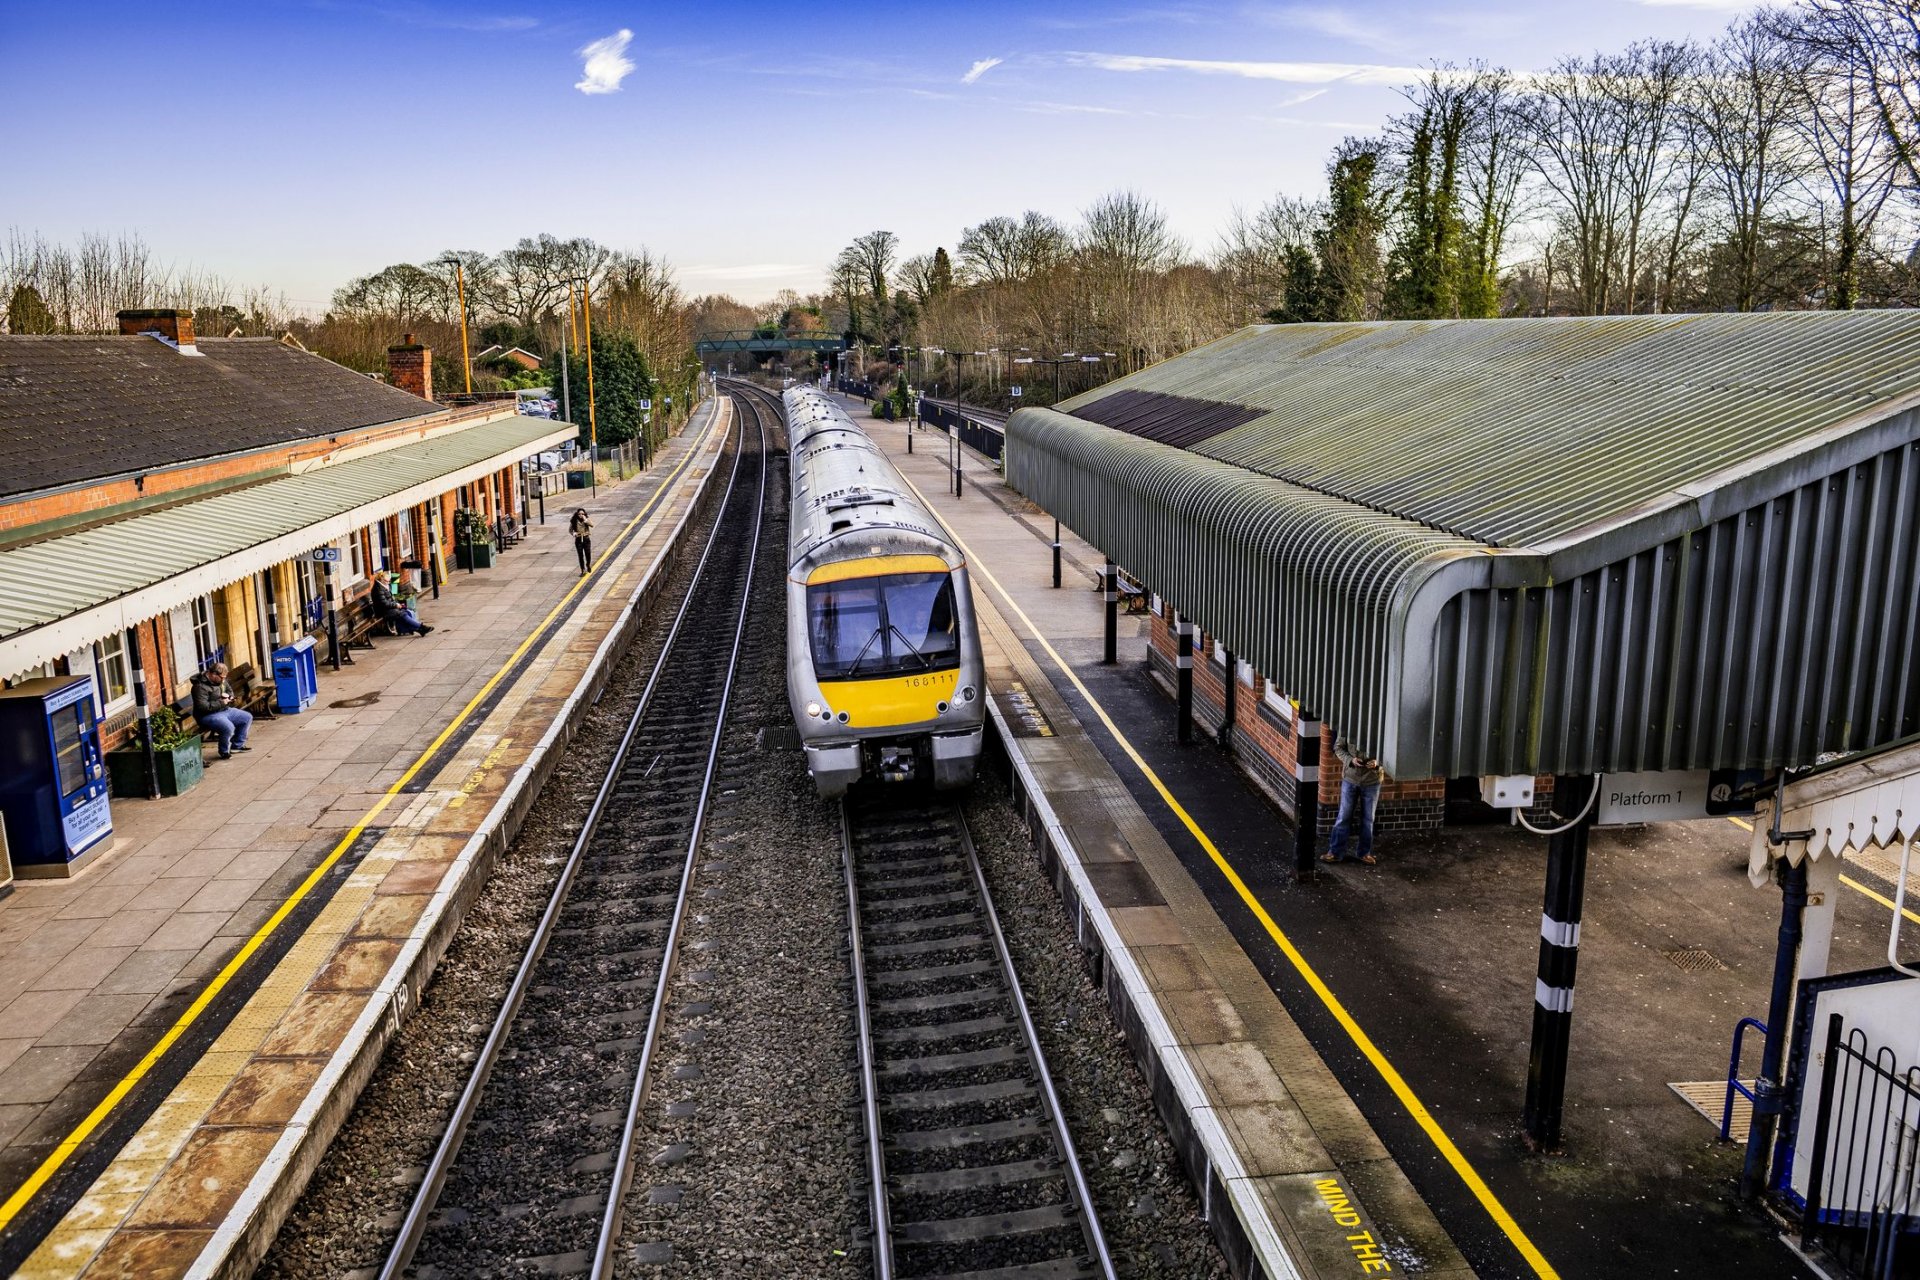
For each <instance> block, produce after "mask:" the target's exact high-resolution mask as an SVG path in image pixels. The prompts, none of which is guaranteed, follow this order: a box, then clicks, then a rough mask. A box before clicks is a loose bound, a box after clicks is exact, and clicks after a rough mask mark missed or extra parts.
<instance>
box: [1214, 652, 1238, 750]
mask: <svg viewBox="0 0 1920 1280" xmlns="http://www.w3.org/2000/svg"><path fill="white" fill-rule="evenodd" d="M1214 643H1215V644H1218V643H1220V642H1219V641H1218V640H1216V641H1214ZM1220 656H1221V657H1222V658H1223V659H1225V660H1226V666H1225V667H1224V668H1222V670H1223V671H1224V672H1225V673H1226V674H1225V675H1223V676H1222V677H1221V679H1222V680H1224V681H1225V682H1226V686H1227V688H1226V693H1225V695H1224V697H1223V701H1222V704H1221V710H1220V735H1219V738H1220V745H1221V746H1223V747H1231V746H1232V745H1233V718H1234V713H1235V712H1236V711H1238V710H1239V706H1238V702H1239V698H1238V696H1237V695H1238V692H1239V691H1238V689H1237V688H1236V687H1235V686H1237V685H1238V684H1239V683H1240V682H1239V681H1238V680H1236V679H1234V678H1233V677H1234V673H1235V672H1236V671H1237V670H1239V668H1238V667H1236V666H1235V665H1234V661H1233V650H1231V649H1228V650H1225V651H1224V652H1223V653H1221V655H1220Z"/></svg>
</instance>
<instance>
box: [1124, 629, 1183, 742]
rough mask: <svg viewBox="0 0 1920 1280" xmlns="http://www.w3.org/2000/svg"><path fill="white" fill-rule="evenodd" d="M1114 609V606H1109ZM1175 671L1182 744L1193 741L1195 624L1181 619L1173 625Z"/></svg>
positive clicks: (1176, 726) (1179, 735)
mask: <svg viewBox="0 0 1920 1280" xmlns="http://www.w3.org/2000/svg"><path fill="white" fill-rule="evenodd" d="M1107 607H1108V609H1112V607H1113V606H1111V605H1109V606H1107ZM1173 654H1174V657H1173V669H1174V673H1175V677H1176V678H1177V679H1178V681H1179V686H1178V687H1179V691H1180V700H1179V705H1180V710H1179V716H1180V719H1179V721H1178V723H1177V724H1175V726H1174V733H1175V736H1177V737H1178V738H1179V740H1180V741H1181V742H1192V741H1193V624H1192V623H1191V622H1188V621H1187V620H1186V619H1185V618H1181V619H1180V620H1179V621H1178V622H1176V623H1174V624H1173Z"/></svg>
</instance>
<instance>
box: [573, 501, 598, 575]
mask: <svg viewBox="0 0 1920 1280" xmlns="http://www.w3.org/2000/svg"><path fill="white" fill-rule="evenodd" d="M567 532H568V533H571V534H572V535H573V552H574V554H575V555H577V556H579V557H580V572H581V574H582V575H583V576H584V575H585V574H586V572H587V570H588V569H590V568H592V567H593V521H591V520H589V519H587V509H586V508H585V507H579V508H577V509H576V510H575V511H574V513H573V519H571V520H569V521H567Z"/></svg>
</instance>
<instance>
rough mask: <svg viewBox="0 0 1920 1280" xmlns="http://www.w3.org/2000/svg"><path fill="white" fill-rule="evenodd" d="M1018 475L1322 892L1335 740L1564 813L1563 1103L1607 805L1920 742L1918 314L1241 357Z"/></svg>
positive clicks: (1663, 322) (1668, 323)
mask: <svg viewBox="0 0 1920 1280" xmlns="http://www.w3.org/2000/svg"><path fill="white" fill-rule="evenodd" d="M1006 472H1007V476H1008V479H1009V481H1010V482H1011V483H1012V484H1013V485H1014V486H1015V487H1016V488H1018V489H1019V490H1020V491H1021V492H1023V493H1024V494H1026V495H1027V496H1028V497H1029V498H1031V499H1032V500H1033V501H1035V502H1036V503H1038V504H1039V505H1040V506H1042V507H1044V508H1045V509H1047V510H1048V511H1049V512H1051V513H1052V514H1054V515H1056V516H1058V517H1059V518H1060V519H1061V520H1063V521H1064V522H1065V523H1066V524H1068V525H1069V526H1071V527H1072V528H1073V529H1074V530H1075V531H1076V532H1077V533H1078V534H1080V535H1081V536H1082V537H1083V538H1085V539H1086V540H1087V541H1088V542H1090V543H1092V544H1093V545H1094V546H1096V547H1098V548H1100V549H1101V550H1102V551H1103V552H1104V553H1105V554H1106V555H1107V556H1108V557H1109V559H1110V560H1111V561H1112V562H1114V564H1115V565H1117V566H1118V569H1120V570H1123V571H1124V572H1125V573H1126V574H1128V575H1130V576H1131V578H1132V579H1134V580H1136V581H1137V582H1138V583H1139V584H1140V586H1141V589H1142V590H1143V591H1145V592H1148V593H1151V594H1152V596H1153V597H1154V603H1155V604H1156V605H1157V606H1158V608H1159V612H1160V615H1161V616H1160V620H1159V621H1158V622H1157V623H1156V628H1155V629H1156V633H1157V634H1156V636H1155V641H1156V645H1157V646H1159V647H1160V648H1162V649H1163V650H1171V651H1172V661H1171V663H1170V664H1169V665H1170V667H1171V670H1172V673H1173V676H1174V678H1175V679H1176V680H1177V682H1178V684H1179V686H1180V688H1181V690H1182V700H1181V701H1182V708H1183V709H1182V716H1183V720H1184V718H1185V716H1186V715H1188V714H1191V712H1190V710H1189V708H1190V706H1191V698H1192V693H1191V690H1192V687H1193V685H1194V684H1195V683H1196V681H1195V679H1194V675H1193V668H1194V667H1195V666H1196V665H1198V666H1199V667H1201V669H1202V670H1203V671H1204V672H1206V673H1207V675H1208V676H1209V677H1210V678H1209V679H1208V680H1207V681H1205V682H1201V683H1204V684H1206V685H1207V686H1208V687H1211V688H1214V689H1218V690H1219V691H1220V699H1219V702H1217V703H1216V704H1215V707H1214V715H1215V717H1216V722H1218V723H1220V724H1221V737H1222V738H1223V739H1229V740H1232V741H1233V742H1234V743H1235V745H1236V748H1237V749H1239V750H1241V751H1242V752H1243V753H1246V752H1251V753H1254V754H1257V755H1263V756H1266V757H1268V758H1267V759H1266V762H1265V765H1266V771H1267V773H1268V774H1269V775H1270V776H1271V775H1273V774H1276V773H1283V772H1284V773H1286V774H1291V775H1292V780H1293V783H1294V786H1293V787H1292V789H1291V790H1292V794H1291V795H1290V796H1285V795H1283V799H1290V800H1291V802H1292V803H1291V804H1290V805H1288V807H1289V808H1290V809H1291V810H1292V811H1293V812H1294V814H1295V816H1296V818H1297V819H1298V822H1297V828H1298V834H1297V837H1296V847H1295V854H1296V857H1297V858H1298V860H1299V865H1300V867H1301V869H1302V870H1303V871H1305V870H1307V869H1309V868H1311V866H1312V858H1313V849H1314V839H1315V833H1316V832H1317V830H1318V828H1319V825H1320V822H1319V818H1320V810H1321V804H1322V797H1323V795H1325V794H1326V793H1325V792H1323V791H1322V787H1323V786H1324V785H1326V783H1327V782H1328V781H1329V780H1330V779H1329V777H1328V775H1329V774H1330V773H1331V770H1327V771H1324V772H1323V771H1322V769H1321V768H1320V765H1321V763H1322V760H1323V759H1324V756H1323V755H1322V753H1321V751H1320V738H1321V736H1322V732H1321V728H1320V726H1321V724H1322V723H1323V722H1324V724H1325V725H1326V726H1327V728H1326V733H1327V734H1328V735H1338V736H1340V737H1344V738H1346V739H1348V740H1349V741H1350V742H1352V743H1353V744H1354V746H1355V747H1356V748H1357V749H1358V750H1360V751H1362V752H1363V753H1365V754H1368V755H1373V756H1377V757H1378V758H1379V759H1380V760H1381V762H1382V763H1383V765H1384V766H1385V768H1386V770H1387V772H1388V773H1389V774H1390V775H1391V777H1392V778H1393V779H1394V782H1393V784H1390V789H1389V792H1388V793H1387V795H1386V796H1385V797H1383V808H1387V807H1389V806H1390V805H1391V803H1392V802H1393V801H1394V800H1395V799H1396V796H1395V793H1394V790H1393V788H1400V789H1402V794H1403V795H1404V794H1406V793H1407V792H1408V791H1411V792H1412V793H1413V794H1415V795H1419V796H1432V795H1434V794H1436V793H1437V791H1438V790H1439V789H1442V788H1445V787H1446V785H1447V783H1448V781H1449V780H1453V781H1455V782H1456V783H1459V782H1465V783H1466V784H1467V785H1468V786H1469V787H1470V788H1471V789H1472V790H1474V791H1482V784H1483V785H1484V792H1483V793H1484V794H1486V795H1488V796H1489V797H1491V796H1494V794H1495V792H1496V791H1497V790H1499V789H1501V788H1504V789H1505V790H1504V803H1505V804H1506V805H1508V806H1510V807H1524V806H1525V804H1526V803H1527V801H1528V800H1530V799H1531V800H1538V801H1543V800H1546V799H1548V798H1549V792H1548V787H1549V786H1551V787H1552V793H1551V798H1552V799H1553V801H1554V803H1553V805H1552V806H1548V805H1546V804H1537V805H1536V806H1535V811H1534V813H1535V816H1534V821H1535V822H1536V824H1539V825H1542V826H1543V827H1546V829H1550V830H1553V831H1555V832H1556V833H1557V834H1556V836H1555V838H1554V840H1553V841H1552V844H1551V853H1550V857H1549V867H1548V892H1547V903H1546V908H1547V909H1546V913H1545V915H1544V917H1543V926H1542V929H1543V943H1542V956H1541V966H1540V982H1539V984H1538V995H1539V1008H1538V1009H1537V1010H1536V1034H1535V1068H1536V1074H1543V1075H1544V1076H1545V1077H1546V1078H1547V1079H1548V1081H1549V1085H1548V1087H1547V1092H1548V1093H1549V1094H1551V1093H1552V1088H1551V1078H1552V1077H1553V1076H1555V1075H1556V1074H1560V1073H1563V1071H1564V1052H1565V1043H1564V1036H1565V1024H1566V1019H1567V1018H1568V1016H1569V1015H1570V1010H1571V1004H1572V985H1573V982H1572V976H1573V962H1574V957H1575V955H1576V954H1577V952H1576V948H1577V943H1578V923H1579V904H1580V893H1581V885H1582V881H1583V876H1584V860H1585V840H1584V830H1585V827H1586V826H1587V825H1590V824H1591V823H1592V821H1593V819H1594V816H1595V813H1594V811H1595V810H1596V809H1603V808H1604V807H1605V805H1606V801H1605V799H1604V797H1602V796H1601V795H1600V792H1601V790H1602V784H1603V781H1604V780H1606V779H1622V778H1625V777H1626V776H1627V775H1632V785H1631V789H1630V790H1628V791H1627V792H1625V793H1626V794H1630V795H1637V794H1664V793H1665V789H1663V788H1662V787H1660V786H1655V787H1652V788H1649V787H1648V786H1647V785H1645V783H1643V782H1642V781H1641V780H1643V779H1647V780H1651V781H1652V782H1654V783H1660V782H1661V780H1667V781H1671V782H1674V783H1676V785H1678V784H1679V783H1680V782H1681V781H1683V780H1684V783H1685V784H1686V785H1685V786H1684V787H1681V788H1680V789H1682V790H1687V789H1691V788H1692V787H1693V786H1694V784H1698V787H1699V790H1700V792H1701V793H1702V794H1705V793H1707V792H1708V791H1710V790H1711V791H1712V792H1714V794H1716V795H1717V796H1718V797H1719V798H1720V799H1721V800H1722V801H1725V802H1733V803H1737V802H1738V801H1739V799H1740V797H1741V795H1742V794H1744V793H1746V792H1764V791H1765V790H1766V786H1765V783H1766V781H1767V780H1768V779H1770V778H1774V777H1776V776H1777V775H1778V773H1779V771H1780V770H1782V769H1790V768H1798V767H1803V766H1810V765H1813V764H1815V763H1816V762H1817V761H1819V760H1821V759H1822V758H1823V757H1826V756H1828V755H1830V754H1832V753H1836V752H1857V751H1862V750H1866V749H1870V748H1874V747H1877V746H1881V745H1883V744H1886V743H1889V742H1892V741H1895V740H1897V739H1899V738H1902V737H1903V736H1905V735H1908V734H1912V733H1914V732H1916V731H1920V610H1916V608H1915V604H1914V598H1915V592H1916V589H1917V588H1920V313H1913V312H1893V311H1880V312H1850V313H1840V312H1820V313H1812V312H1809V313H1771V314H1761V315H1686V316H1617V317H1592V318H1564V319H1559V318H1555V319H1514V320H1458V321H1444V320H1436V321H1403V322H1379V323H1356V324H1302V325H1281V326H1272V325H1262V326H1253V327H1250V328H1247V329H1243V330H1240V331H1239V332H1237V333H1234V334H1232V335H1230V336H1228V337H1226V338H1223V339H1221V340H1219V341H1216V342H1213V343H1210V344H1208V345H1206V346H1203V347H1200V348H1198V349H1196V350H1194V351H1192V352H1189V353H1187V354H1186V355H1182V356H1178V357H1175V358H1173V359H1171V360H1167V361H1165V362H1163V363H1161V364H1158V365H1155V366H1153V367H1152V368H1149V369H1146V370H1143V371H1141V372H1139V373H1136V374H1133V375H1131V376H1129V377H1125V378H1121V379H1118V380H1116V381H1114V382H1111V383H1108V384H1107V385H1105V386H1103V387H1100V388H1098V389H1097V390H1094V391H1091V392H1088V393H1087V394H1085V395H1082V396H1078V397H1076V398H1074V399H1071V400H1068V401H1065V402H1063V403H1062V405H1061V406H1060V407H1059V408H1058V409H1057V410H1056V409H1022V410H1019V411H1018V412H1016V413H1015V414H1014V415H1013V416H1012V418H1011V420H1010V421H1009V424H1008V428H1007V446H1006ZM1116 594H1117V593H1116ZM1196 652H1198V653H1201V654H1207V653H1210V652H1218V654H1219V656H1220V658H1221V659H1223V661H1221V662H1220V663H1219V664H1218V665H1219V667H1220V671H1219V672H1213V671H1208V670H1207V668H1208V666H1209V664H1207V663H1206V662H1205V661H1204V659H1203V660H1201V661H1200V662H1198V663H1196V661H1195V657H1194V655H1195V653H1196ZM1241 688H1244V689H1245V690H1246V696H1244V698H1242V697H1238V696H1236V695H1237V694H1238V693H1239V690H1240V689H1241ZM1236 703H1240V704H1241V705H1239V706H1236ZM1236 714H1237V715H1238V716H1240V717H1241V718H1243V719H1246V718H1252V717H1256V716H1263V717H1265V718H1266V721H1270V722H1271V723H1270V724H1269V725H1268V729H1269V730H1271V731H1270V732H1266V733H1264V734H1263V733H1258V732H1255V733H1242V732H1241V731H1240V730H1239V729H1238V728H1237V727H1236V723H1235V717H1236ZM1263 723H1264V722H1263ZM1275 726H1278V728H1275ZM1275 742H1279V743H1280V744H1281V745H1282V746H1283V747H1284V752H1283V753H1279V752H1278V751H1277V749H1276V748H1275V746H1274V743H1275ZM1277 753H1279V754H1281V758H1280V759H1278V760H1276V759H1273V758H1272V757H1274V756H1275V755H1276V754H1277ZM1250 771H1254V772H1256V773H1257V772H1258V770H1250ZM1536 779H1537V782H1538V786H1537V789H1536V788H1535V786H1534V783H1535V780H1536ZM1616 807H1617V806H1616ZM1556 809H1557V811H1558V814H1559V816H1558V817H1555V816H1553V814H1552V810H1556ZM1443 812H1444V806H1435V807H1434V808H1433V810H1432V813H1433V819H1432V820H1433V821H1434V822H1436V823H1437V822H1438V821H1439V820H1440V814H1441V813H1443ZM1703 813H1704V811H1703ZM1616 820H1617V817H1616ZM1543 1039H1544V1040H1546V1041H1548V1042H1549V1050H1548V1058H1549V1061H1546V1062H1544V1063H1543V1062H1542V1061H1541V1052H1542V1041H1543ZM1553 1041H1558V1044H1559V1047H1558V1049H1557V1052H1558V1054H1559V1055H1560V1058H1561V1060H1560V1062H1559V1063H1558V1065H1557V1066H1556V1064H1555V1063H1554V1062H1553V1061H1551V1058H1552V1056H1553V1053H1554V1052H1556V1051H1555V1050H1553V1049H1552V1048H1551V1042H1553ZM1536 1104H1537V1105H1536ZM1556 1108H1557V1102H1556V1101H1555V1100H1554V1099H1553V1098H1552V1097H1548V1098H1546V1099H1544V1100H1537V1099H1534V1098H1532V1097H1530V1098H1529V1107H1528V1111H1529V1128H1530V1130H1532V1131H1533V1132H1534V1133H1535V1134H1536V1136H1537V1137H1540V1138H1541V1139H1542V1140H1543V1141H1545V1142H1547V1143H1548V1144H1549V1145H1551V1143H1552V1142H1553V1141H1555V1140H1557V1131H1558V1120H1557V1114H1556ZM1536 1122H1537V1123H1536Z"/></svg>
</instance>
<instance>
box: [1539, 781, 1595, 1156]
mask: <svg viewBox="0 0 1920 1280" xmlns="http://www.w3.org/2000/svg"><path fill="white" fill-rule="evenodd" d="M1599 785H1600V779H1599V778H1597V777H1594V778H1582V777H1557V778H1555V779H1554V780H1553V805H1554V808H1555V809H1556V810H1558V811H1560V812H1562V813H1578V814H1580V815H1581V816H1580V817H1579V818H1578V819H1575V820H1569V819H1567V818H1564V817H1562V818H1558V819H1556V822H1557V823H1558V825H1557V826H1556V827H1555V828H1554V829H1553V832H1554V833H1553V834H1552V835H1550V836H1548V837H1547V891H1546V903H1545V906H1544V908H1543V909H1542V911H1541V913H1540V967H1539V970H1538V973H1537V976H1536V977H1535V978H1534V983H1533V1048H1532V1051H1531V1052H1530V1053H1529V1055H1528V1057H1527V1105H1526V1111H1525V1113H1524V1115H1523V1117H1522V1124H1523V1126H1524V1128H1525V1130H1526V1135H1527V1141H1528V1142H1529V1143H1531V1144H1532V1145H1533V1147H1534V1149H1535V1150H1539V1151H1557V1150H1559V1148H1560V1124H1561V1119H1562V1117H1563V1116H1564V1114H1565V1112H1566V1103H1567V1044H1568V1041H1569V1040H1570V1039H1571V1037H1572V1034H1573V975H1574V970H1575V968H1576V967H1577V966H1578V965H1579V962H1580V906H1581V902H1582V900H1583V899H1584V898H1585V897H1586V889H1587V833H1588V832H1589V831H1591V830H1592V829H1593V806H1592V805H1591V803H1589V802H1590V801H1591V800H1592V798H1593V796H1592V793H1591V791H1590V790H1589V788H1597V787H1598V786H1599ZM1576 797H1577V798H1578V802H1579V807H1577V808H1576V807H1575V799H1576Z"/></svg>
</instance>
